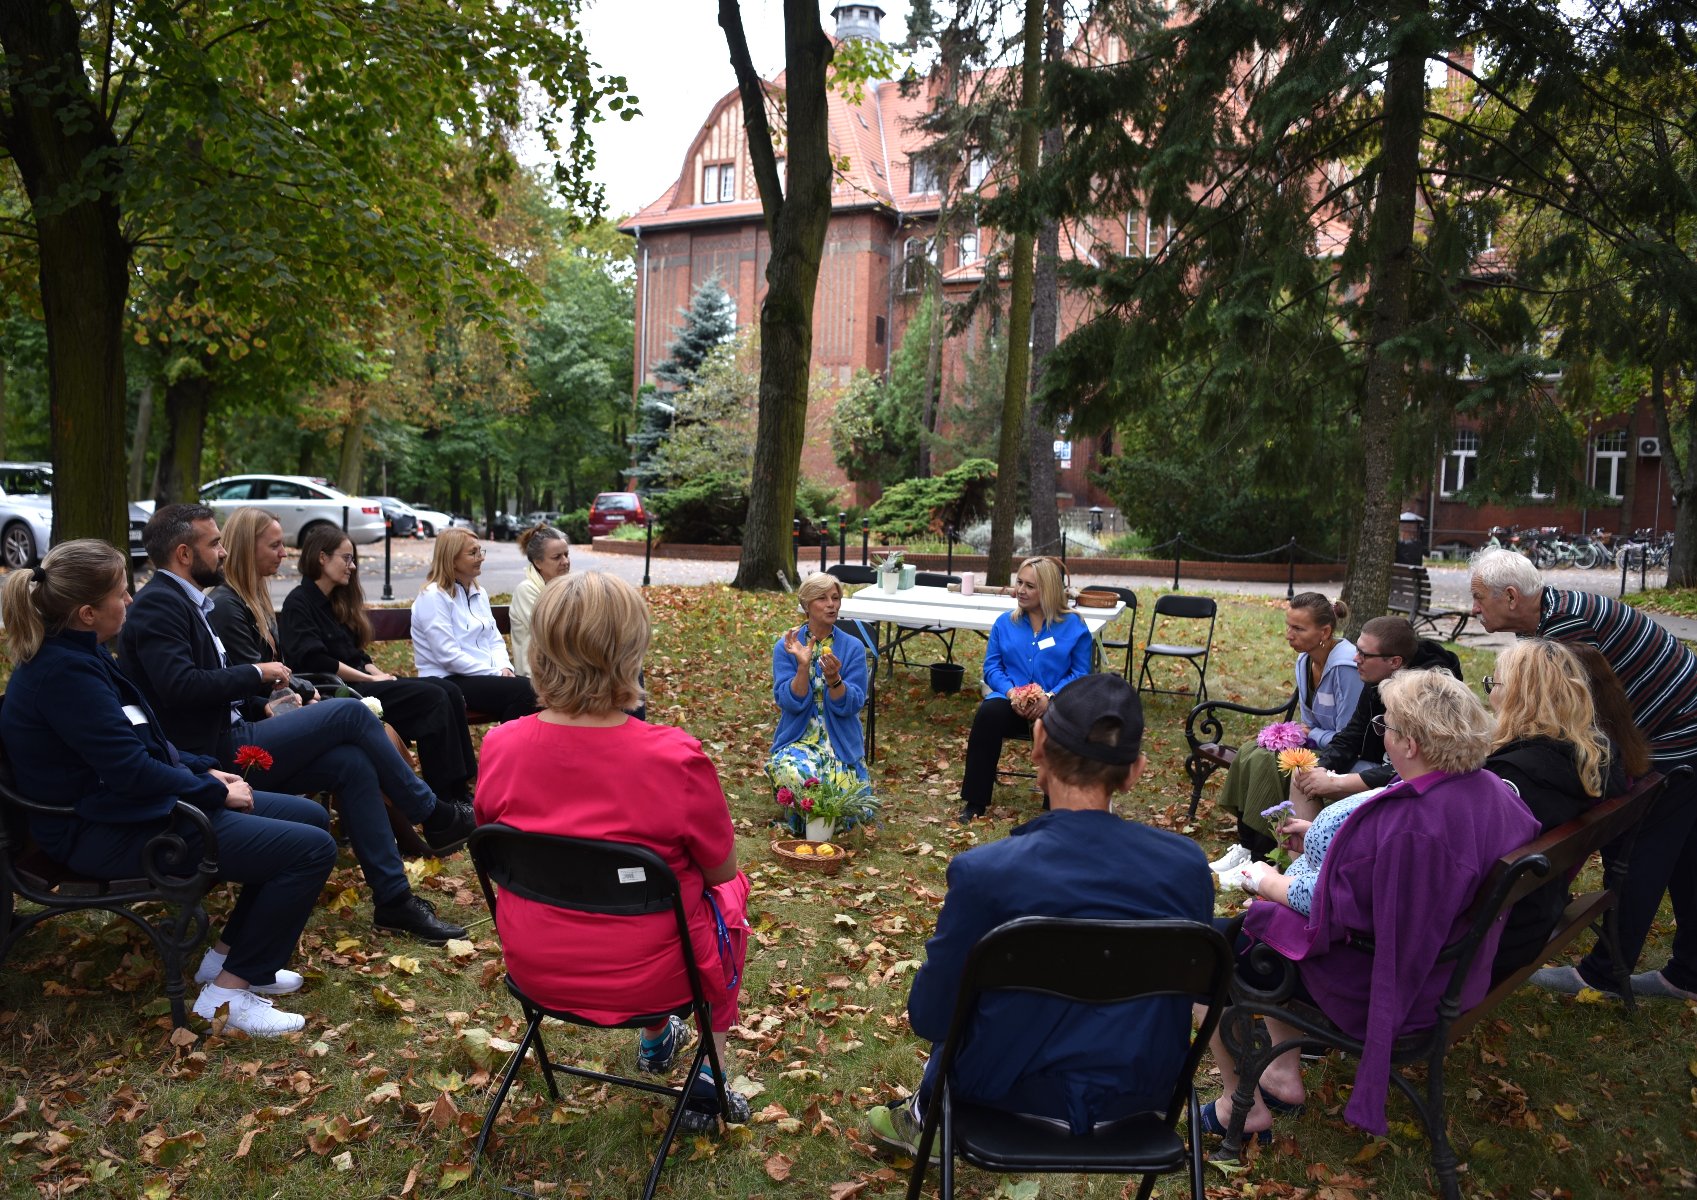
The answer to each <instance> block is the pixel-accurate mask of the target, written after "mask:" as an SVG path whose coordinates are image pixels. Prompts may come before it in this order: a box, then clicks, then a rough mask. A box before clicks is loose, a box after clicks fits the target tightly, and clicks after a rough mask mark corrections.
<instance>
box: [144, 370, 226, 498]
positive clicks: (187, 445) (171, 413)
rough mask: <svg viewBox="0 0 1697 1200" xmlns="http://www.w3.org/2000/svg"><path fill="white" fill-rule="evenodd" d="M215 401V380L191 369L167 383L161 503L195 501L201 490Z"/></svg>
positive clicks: (158, 489)
mask: <svg viewBox="0 0 1697 1200" xmlns="http://www.w3.org/2000/svg"><path fill="white" fill-rule="evenodd" d="M211 405H212V381H211V380H210V379H208V378H207V377H206V376H205V375H202V374H199V373H189V374H184V375H181V376H179V377H178V378H177V379H176V381H175V382H172V383H168V384H166V385H165V446H164V448H163V449H161V450H160V452H159V472H158V476H157V479H158V483H157V485H156V487H155V489H154V494H153V499H154V501H155V502H156V503H158V504H173V503H183V504H192V503H194V500H195V497H196V496H197V495H198V494H199V493H200V455H201V450H202V448H203V444H204V440H205V437H206V414H207V411H208V409H210V407H211Z"/></svg>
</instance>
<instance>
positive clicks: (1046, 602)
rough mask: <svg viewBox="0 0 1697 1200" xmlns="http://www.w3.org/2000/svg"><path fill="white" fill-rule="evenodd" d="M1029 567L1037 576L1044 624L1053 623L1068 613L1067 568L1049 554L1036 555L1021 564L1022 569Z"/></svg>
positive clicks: (1038, 596)
mask: <svg viewBox="0 0 1697 1200" xmlns="http://www.w3.org/2000/svg"><path fill="white" fill-rule="evenodd" d="M1027 567H1030V568H1031V570H1032V572H1033V574H1035V575H1036V576H1037V603H1038V605H1039V606H1041V608H1042V610H1043V624H1045V625H1053V624H1054V623H1055V622H1056V621H1058V620H1060V619H1061V618H1062V617H1064V616H1066V613H1067V580H1066V570H1065V568H1063V567H1062V566H1061V564H1060V563H1059V562H1058V561H1056V560H1055V559H1054V558H1053V557H1051V556H1049V555H1047V554H1040V555H1036V556H1035V557H1032V558H1028V559H1026V560H1025V561H1024V562H1022V563H1020V564H1019V569H1020V570H1021V571H1023V570H1025V568H1027Z"/></svg>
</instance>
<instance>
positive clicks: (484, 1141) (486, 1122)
mask: <svg viewBox="0 0 1697 1200" xmlns="http://www.w3.org/2000/svg"><path fill="white" fill-rule="evenodd" d="M541 1024H542V1018H541V1017H540V1016H538V1017H536V1018H535V1019H534V1020H532V1021H531V1022H530V1024H529V1025H528V1026H526V1027H525V1031H524V1037H522V1038H521V1039H519V1048H518V1049H517V1050H515V1051H513V1061H512V1062H510V1063H508V1064H507V1069H506V1071H505V1073H503V1074H502V1076H501V1086H500V1088H498V1089H497V1090H496V1092H495V1099H494V1100H493V1101H492V1102H491V1103H490V1105H489V1114H488V1115H487V1116H485V1117H484V1118H483V1128H482V1129H480V1130H479V1131H478V1133H477V1144H476V1145H474V1146H473V1147H472V1150H471V1167H472V1170H473V1171H476V1170H477V1169H478V1166H479V1164H480V1163H481V1162H482V1160H483V1148H484V1147H485V1146H486V1145H488V1143H489V1134H490V1131H492V1130H493V1129H494V1128H495V1115H496V1114H497V1113H499V1112H500V1111H501V1105H502V1103H503V1102H504V1101H505V1100H506V1099H507V1092H508V1090H509V1089H511V1088H512V1086H513V1080H514V1079H515V1078H517V1076H518V1073H519V1067H521V1066H522V1065H523V1064H524V1056H525V1053H526V1051H528V1050H529V1049H530V1044H531V1043H532V1042H534V1041H536V1039H537V1036H538V1032H539V1027H540V1026H541ZM543 1074H544V1075H545V1076H546V1075H547V1074H548V1072H546V1071H544V1072H543Z"/></svg>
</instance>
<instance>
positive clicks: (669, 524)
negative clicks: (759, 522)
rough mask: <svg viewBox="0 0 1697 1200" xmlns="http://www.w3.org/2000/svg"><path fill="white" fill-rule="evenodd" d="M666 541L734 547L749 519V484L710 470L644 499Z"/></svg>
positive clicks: (730, 475) (726, 474) (729, 475)
mask: <svg viewBox="0 0 1697 1200" xmlns="http://www.w3.org/2000/svg"><path fill="white" fill-rule="evenodd" d="M647 502H648V507H649V508H651V509H653V510H654V519H655V520H656V521H658V522H659V523H660V527H661V528H662V529H663V530H664V531H665V535H666V540H667V541H668V542H684V543H690V544H694V545H702V546H734V545H736V544H737V543H739V542H741V541H742V530H743V526H744V525H745V524H746V523H747V521H748V484H747V483H746V482H745V481H744V480H741V479H739V478H737V477H736V476H734V475H732V474H730V473H729V472H726V471H712V472H709V473H708V474H706V475H702V476H699V477H697V478H695V479H692V480H690V481H689V482H688V483H682V484H679V485H678V486H677V487H674V488H671V489H669V490H667V491H665V492H661V493H659V494H657V495H653V496H650V497H648V498H647Z"/></svg>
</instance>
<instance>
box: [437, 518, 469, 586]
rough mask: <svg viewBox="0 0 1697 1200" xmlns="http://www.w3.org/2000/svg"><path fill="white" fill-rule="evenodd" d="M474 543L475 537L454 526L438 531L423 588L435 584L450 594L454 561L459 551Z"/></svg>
mask: <svg viewBox="0 0 1697 1200" xmlns="http://www.w3.org/2000/svg"><path fill="white" fill-rule="evenodd" d="M476 541H477V535H476V534H474V533H473V532H472V531H471V530H469V529H461V528H459V527H458V526H455V527H454V528H452V529H442V530H438V531H437V534H436V551H435V553H434V554H432V555H431V556H430V578H429V579H427V580H425V586H427V587H428V586H429V585H430V584H435V585H436V586H437V587H439V588H441V589H442V590H443V591H444V592H448V593H450V594H451V593H452V592H453V590H454V560H455V559H456V558H458V557H459V556H460V551H461V550H464V549H465V548H466V547H467V546H468V545H470V544H472V543H474V542H476Z"/></svg>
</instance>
